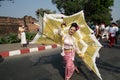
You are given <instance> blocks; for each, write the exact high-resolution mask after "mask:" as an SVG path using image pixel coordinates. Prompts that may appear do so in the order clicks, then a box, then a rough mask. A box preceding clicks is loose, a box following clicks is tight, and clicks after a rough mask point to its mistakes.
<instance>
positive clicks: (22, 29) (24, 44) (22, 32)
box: [19, 25, 27, 47]
mask: <svg viewBox="0 0 120 80" xmlns="http://www.w3.org/2000/svg"><path fill="white" fill-rule="evenodd" d="M19 33H20V39H21V46H22V47H27V40H26V34H25V27H24V26H23V25H21V26H20V27H19Z"/></svg>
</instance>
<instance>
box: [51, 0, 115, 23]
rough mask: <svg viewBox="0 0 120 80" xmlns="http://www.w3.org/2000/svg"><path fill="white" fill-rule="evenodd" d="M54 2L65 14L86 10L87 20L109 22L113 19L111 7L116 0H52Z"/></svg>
mask: <svg viewBox="0 0 120 80" xmlns="http://www.w3.org/2000/svg"><path fill="white" fill-rule="evenodd" d="M52 3H53V4H56V7H57V9H58V10H59V11H60V12H61V13H63V14H65V15H71V14H74V13H77V12H79V11H81V10H84V13H85V18H86V21H89V22H97V23H101V22H104V23H106V24H108V23H110V21H111V20H112V17H111V11H112V10H111V9H110V7H111V6H113V3H114V0H52Z"/></svg>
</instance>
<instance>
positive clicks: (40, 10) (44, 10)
mask: <svg viewBox="0 0 120 80" xmlns="http://www.w3.org/2000/svg"><path fill="white" fill-rule="evenodd" d="M44 12H45V13H47V14H49V13H56V11H51V10H49V9H43V8H40V9H38V10H37V11H36V15H37V17H39V14H40V15H41V16H43V15H44Z"/></svg>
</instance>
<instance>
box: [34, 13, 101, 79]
mask: <svg viewBox="0 0 120 80" xmlns="http://www.w3.org/2000/svg"><path fill="white" fill-rule="evenodd" d="M61 17H63V18H61ZM63 22H65V23H66V24H67V26H66V27H64V28H63V30H64V32H65V33H67V32H68V29H69V27H70V25H71V23H73V22H76V23H77V24H78V25H79V26H80V29H79V30H78V31H77V32H76V33H75V34H74V37H75V38H76V39H77V43H78V46H79V49H80V50H81V51H82V53H83V54H84V60H83V61H84V63H85V64H86V65H87V67H88V68H89V69H90V70H92V71H93V72H94V73H95V74H96V75H97V76H98V77H99V78H100V79H101V80H102V78H101V75H100V73H99V70H98V68H97V66H96V63H95V59H96V56H97V55H98V54H99V50H100V48H101V47H102V45H101V44H100V43H99V42H98V40H97V39H96V37H95V36H94V35H93V34H91V33H93V31H92V30H91V29H90V28H89V27H88V25H87V24H86V22H85V18H84V13H83V11H81V12H78V13H76V14H73V15H71V16H65V15H62V14H44V18H43V25H44V29H43V33H42V34H43V36H42V37H40V38H39V39H38V40H37V41H36V42H35V43H42V44H59V45H61V44H62V43H61V42H62V38H61V37H60V36H59V35H58V34H57V33H56V31H57V30H58V29H59V28H60V25H61V23H63Z"/></svg>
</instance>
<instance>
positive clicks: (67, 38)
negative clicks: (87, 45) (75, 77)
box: [61, 33, 81, 78]
mask: <svg viewBox="0 0 120 80" xmlns="http://www.w3.org/2000/svg"><path fill="white" fill-rule="evenodd" d="M61 36H62V37H63V47H62V48H63V52H62V53H61V55H62V56H63V59H64V62H65V64H66V68H65V78H71V76H72V74H73V72H74V70H75V65H74V57H75V53H81V51H80V50H79V48H78V46H77V42H76V39H75V38H74V37H73V36H71V35H69V34H63V33H61Z"/></svg>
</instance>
